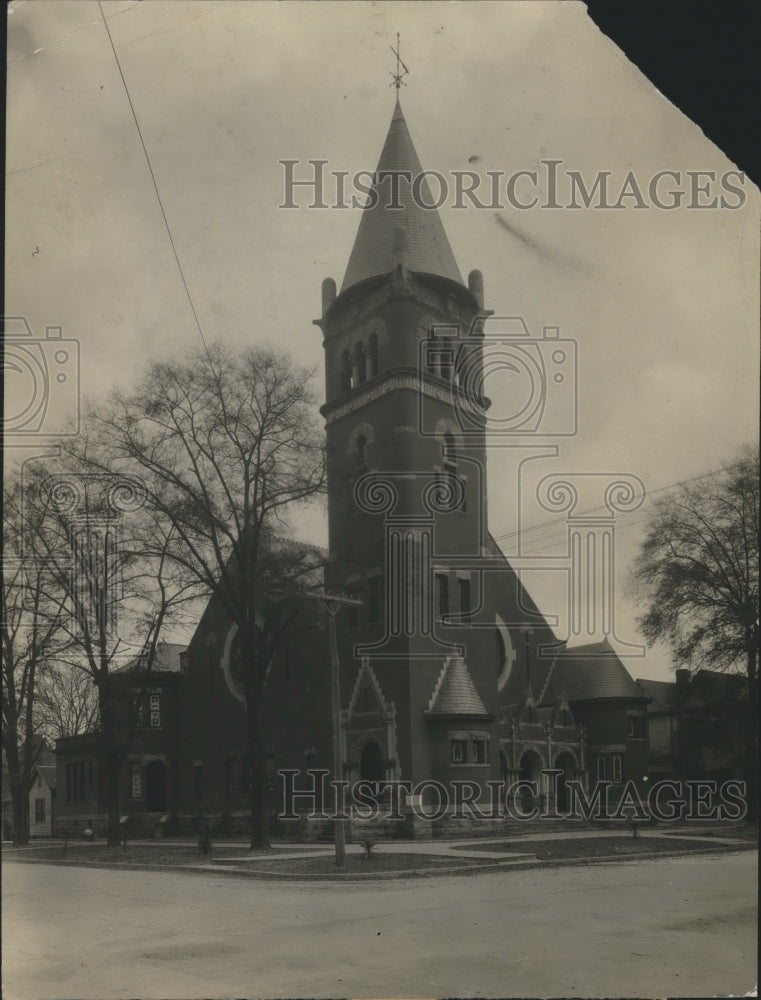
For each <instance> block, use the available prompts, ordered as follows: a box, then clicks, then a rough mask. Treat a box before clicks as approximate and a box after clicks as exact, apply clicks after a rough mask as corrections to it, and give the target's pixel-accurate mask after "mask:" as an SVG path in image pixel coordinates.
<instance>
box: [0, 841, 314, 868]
mask: <svg viewBox="0 0 761 1000" xmlns="http://www.w3.org/2000/svg"><path fill="white" fill-rule="evenodd" d="M308 850H310V848H309V847H287V848H278V849H277V851H250V852H249V850H248V848H247V846H246V845H245V844H224V845H217V844H215V845H214V846H213V848H212V852H211V854H202V853H201V852H200V850H199V849H198V848H197V847H181V846H176V847H174V846H172V845H171V844H166V843H157V844H156V845H155V846H154V845H153V844H150V845H148V844H135V845H133V846H131V845H130V844H129V843H128V844H127V849H126V850H123V849H122V848H121V847H105V846H103V845H102V844H97V843H96V844H69V845H68V847H64V845H63V844H52V845H50V846H45V847H37V846H34V847H28V848H24V847H8V848H3V855H4V856H5V858H6V860H8V861H12V860H14V859H15V860H17V861H68V862H70V863H75V864H88V863H90V864H92V863H95V864H113V865H120V866H121V865H124V866H129V865H194V864H199V863H200V864H203V863H204V862H206V861H221V860H222V859H224V858H239V857H243V856H244V855H248V856H249V857H250V858H252V859H254V858H259V859H265V858H266V859H267V860H269V859H270V858H272V857H275V858H276V857H279V856H281V855H282V854H286V855H287V856H290V855H293V854H299V853H303V852H304V851H308Z"/></svg>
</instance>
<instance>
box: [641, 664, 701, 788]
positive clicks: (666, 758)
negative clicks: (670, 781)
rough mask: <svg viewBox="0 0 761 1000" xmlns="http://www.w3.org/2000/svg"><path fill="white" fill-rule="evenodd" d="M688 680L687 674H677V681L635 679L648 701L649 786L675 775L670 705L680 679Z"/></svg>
mask: <svg viewBox="0 0 761 1000" xmlns="http://www.w3.org/2000/svg"><path fill="white" fill-rule="evenodd" d="M682 674H685V675H687V676H689V672H688V671H686V670H685V671H681V670H678V671H677V681H676V682H674V681H651V680H646V679H640V678H638V679H637V685H638V687H639V688H640V689H641V690H642V692H643V694H645V695H647V696H648V697H649V698H650V703H649V704H648V706H647V731H648V744H649V748H650V760H649V765H648V777H649V780H650V781H651V782H655V781H662V780H663V779H664V778H673V777H674V776H675V775H676V755H677V745H676V734H677V725H678V720H677V717H676V715H675V713H674V710H673V701H674V696H675V694H676V691H677V688H678V686H679V685H680V684H681V683H682V681H681V679H680V675H682Z"/></svg>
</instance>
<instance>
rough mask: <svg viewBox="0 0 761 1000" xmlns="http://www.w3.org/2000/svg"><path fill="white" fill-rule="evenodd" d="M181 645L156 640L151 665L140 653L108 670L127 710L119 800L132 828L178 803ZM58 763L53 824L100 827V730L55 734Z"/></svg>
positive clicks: (102, 794)
mask: <svg viewBox="0 0 761 1000" xmlns="http://www.w3.org/2000/svg"><path fill="white" fill-rule="evenodd" d="M184 650H185V647H184V646H182V645H178V644H177V643H159V644H158V646H157V648H156V658H155V663H154V665H153V667H152V669H151V670H147V669H146V666H145V662H144V661H143V660H142V659H141V658H138V659H136V660H133V661H131V662H130V663H128V664H126V665H125V666H124V667H122V668H120V669H118V670H114V672H113V674H112V677H113V680H114V682H115V683H116V684H118V685H119V686H121V688H122V689H123V692H124V704H125V707H126V708H127V709H128V711H127V712H126V715H125V718H126V717H127V716H128V717H129V723H127V722H125V732H124V734H123V735H124V738H125V740H127V741H128V743H129V752H128V755H127V759H126V761H125V765H124V767H123V769H122V774H121V784H120V801H121V808H122V814H123V815H124V814H126V815H130V816H134V817H135V818H136V822H135V823H134V824H133V827H132V828H133V829H137V828H138V827H140V826H141V825H145V824H141V822H140V820H141V818H142V817H143V816H145V817H146V823H147V826H148V828H149V829H151V830H152V827H153V823H154V820H155V819H156V818H159V817H160V816H162V815H164V814H166V813H167V812H170V811H176V810H177V808H178V801H177V791H176V780H177V774H178V771H179V746H178V740H177V725H178V723H177V717H178V708H177V701H178V691H177V683H178V680H179V676H180V657H181V654H182V653H183V652H184ZM132 725H134V731H133V732H132V735H130V729H132ZM56 764H57V781H58V789H59V795H58V805H57V812H56V828H57V829H58V830H61V831H63V830H67V831H69V832H70V833H72V834H76V833H77V832H79V831H83V830H85V829H87V828H95V829H98V830H99V829H100V828H102V827H103V826H104V825H105V816H106V805H105V780H104V774H103V766H102V762H101V755H100V736H99V734H98V733H88V734H85V735H81V736H67V737H63V738H61V739H59V740H58V741H57V742H56Z"/></svg>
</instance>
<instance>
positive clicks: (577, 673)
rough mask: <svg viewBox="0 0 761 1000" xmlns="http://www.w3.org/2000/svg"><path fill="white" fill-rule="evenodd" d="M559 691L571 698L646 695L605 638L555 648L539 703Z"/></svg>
mask: <svg viewBox="0 0 761 1000" xmlns="http://www.w3.org/2000/svg"><path fill="white" fill-rule="evenodd" d="M561 693H563V694H565V696H566V699H567V700H568V701H569V702H570V703H573V702H575V701H601V700H606V699H609V698H629V699H636V700H638V701H640V702H644V701H647V699H648V698H649V695H647V694H646V693H645V692H644V691H643V690H642V688H641V687H639V686H638V685H637V683H636V682H635V681H634V679H633V678H632V676H631V674H630V673H629V671H628V670H627V669H626V667H625V666H624V665H623V663H622V662H621V660H620V659H619V658H618V656H617V655H616V651H615V650H614V649H613V647H612V646H611V645H610V643H609V642H608V640H607V639H603V640H602V641H601V642H593V643H589V644H588V645H585V646H575V647H573V648H571V649H568V648H566V649H564V650H561V651H560V652H558V655H557V659H556V660H555V664H554V667H553V670H552V674H551V676H550V678H549V680H548V682H547V686H546V688H545V691H544V693H543V696H542V704H543V705H546V704H548V703H554V702H555V701H556V700H557V698H558V697H560V695H561Z"/></svg>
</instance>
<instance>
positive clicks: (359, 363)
mask: <svg viewBox="0 0 761 1000" xmlns="http://www.w3.org/2000/svg"><path fill="white" fill-rule="evenodd" d="M365 360H366V359H365V348H364V345H363V344H361V343H357V344H356V345H355V347H354V367H353V370H352V384H353V385H354V386H355V387H356V386H358V385H362V383H363V382H364V381H365V378H366V376H367V371H366V368H365Z"/></svg>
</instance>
